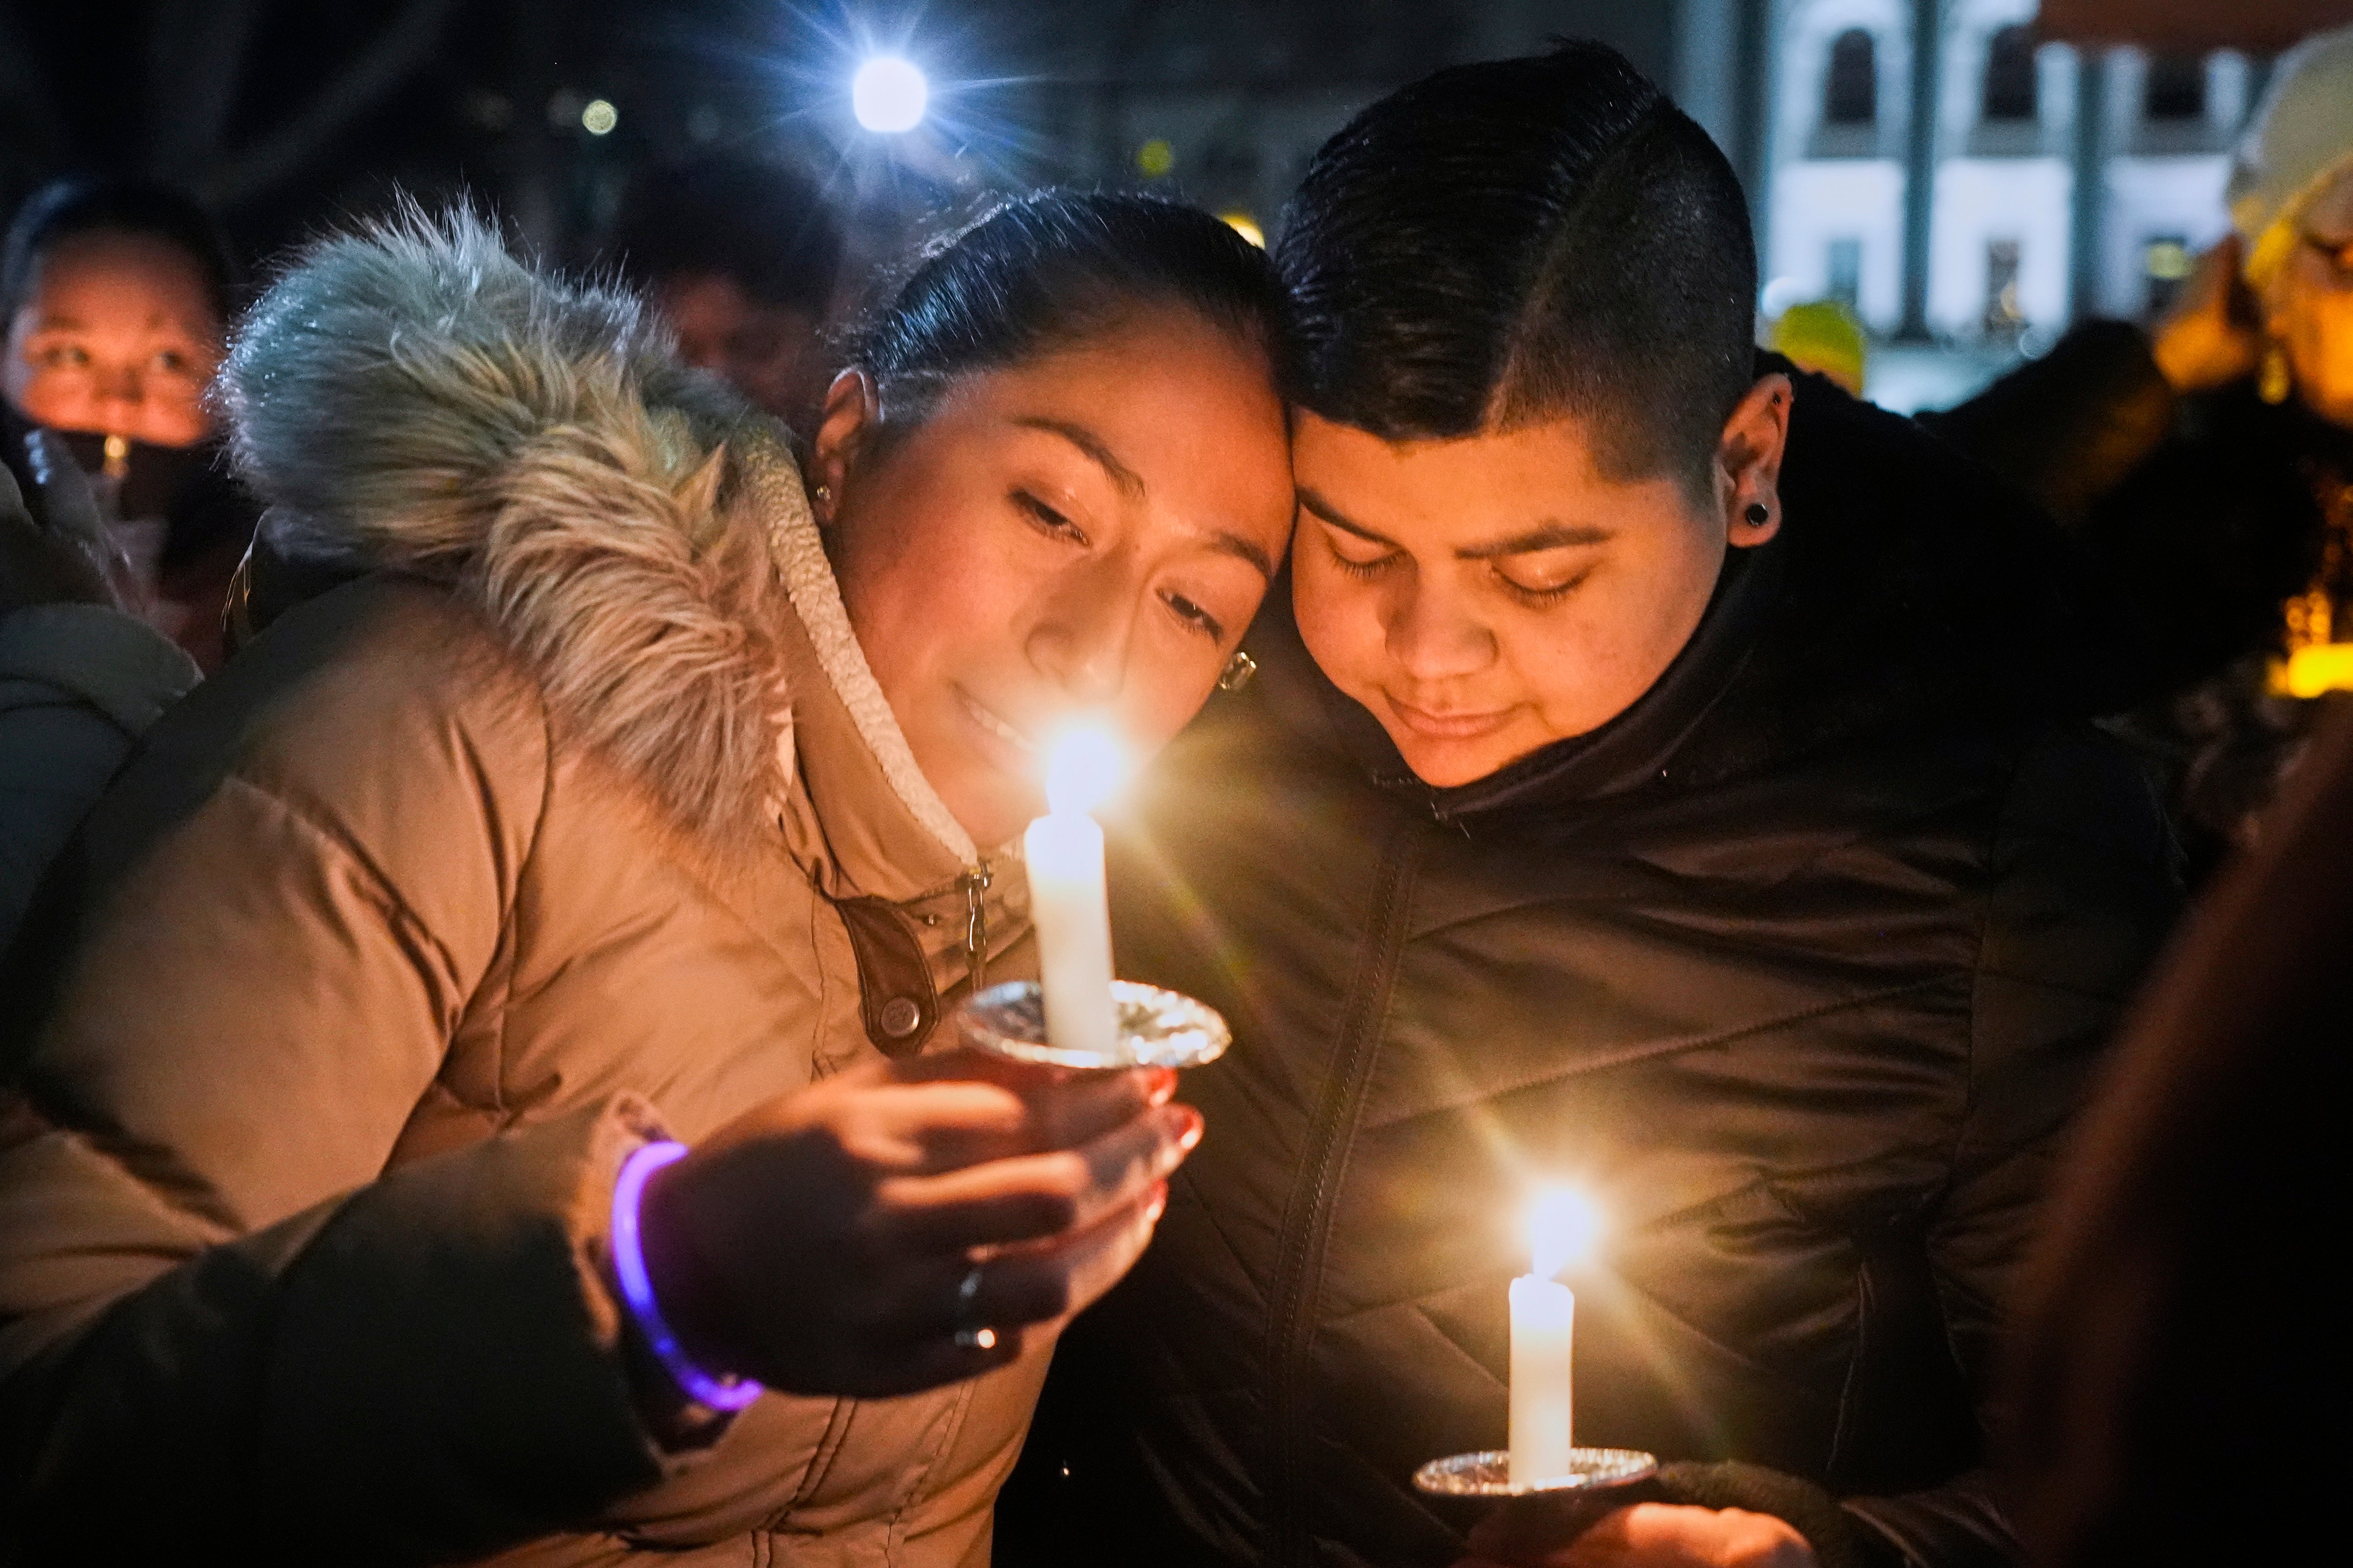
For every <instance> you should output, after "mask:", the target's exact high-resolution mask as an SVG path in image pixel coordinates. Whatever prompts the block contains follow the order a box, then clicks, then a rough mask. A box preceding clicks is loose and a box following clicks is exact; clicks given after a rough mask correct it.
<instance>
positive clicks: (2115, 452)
mask: <svg viewBox="0 0 2353 1568" xmlns="http://www.w3.org/2000/svg"><path fill="white" fill-rule="evenodd" d="M2175 412H2176V404H2175V399H2174V394H2173V389H2172V387H2171V386H2170V385H2168V384H2167V382H2166V379H2165V377H2164V375H2163V374H2162V373H2160V372H2159V371H2158V368H2157V361H2156V359H2155V358H2154V357H2153V356H2152V355H2151V354H2150V353H2149V346H2148V340H2147V338H2146V337H2144V336H2143V335H2142V334H2141V331H2140V330H2139V329H2138V328H2137V327H2133V326H2129V325H2127V324H2126V323H2125V322H2123V321H2086V322H2084V324H2083V325H2082V326H2080V327H2077V328H2075V329H2074V330H2073V331H2071V332H2069V333H2068V334H2067V335H2066V336H2065V337H2063V338H2062V339H2060V340H2059V342H2057V343H2056V344H2055V345H2053V346H2052V350H2051V352H2050V353H2047V354H2044V355H2043V356H2042V358H2040V359H2035V360H2029V361H2028V362H2027V363H2024V364H2022V365H2021V366H2019V368H2018V369H2016V370H2014V371H2011V372H2010V374H2008V375H2005V376H2003V377H2002V378H2001V379H2000V380H1999V381H1997V382H1995V383H1994V384H1992V385H1991V386H1989V387H1988V388H1986V390H1985V391H1983V392H1981V393H1979V394H1978V395H1977V396H1975V397H1973V398H1971V399H1969V401H1968V402H1967V403H1964V404H1962V405H1960V406H1959V407H1957V408H1955V409H1952V410H1950V411H1948V412H1946V413H1943V414H1931V415H1925V416H1922V420H1921V422H1922V423H1923V424H1925V425H1926V426H1928V427H1929V428H1930V429H1932V430H1934V431H1936V434H1937V435H1939V436H1942V437H1944V438H1945V439H1947V440H1948V441H1950V442H1952V443H1953V444H1955V445H1956V446H1958V447H1961V448H1962V449H1963V450H1965V451H1967V452H1968V453H1970V454H1971V455H1972V456H1974V457H1976V458H1978V459H1979V460H1980V461H1982V462H1983V463H1985V464H1986V466H1987V467H1989V468H1992V469H1993V470H1994V471H1995V472H1996V473H1998V474H2000V475H2001V477H2002V478H2004V479H2008V480H2009V481H2010V483H2012V484H2014V485H2016V486H2017V487H2018V488H2019V489H2022V490H2024V491H2025V492H2026V493H2027V494H2028V495H2030V496H2032V497H2033V498H2034V499H2035V500H2037V501H2039V502H2040V503H2042V507H2043V508H2044V510H2047V511H2049V512H2050V513H2051V515H2052V516H2053V517H2055V518H2057V519H2058V520H2059V521H2061V522H2062V523H2063V524H2064V525H2066V526H2067V527H2068V528H2069V529H2070V530H2071V531H2072V530H2080V529H2081V528H2082V527H2083V526H2084V521H2085V519H2086V518H2088V517H2089V516H2090V514H2091V513H2092V511H2093V510H2094V507H2095V506H2096V505H2097V504H2098V503H2099V502H2100V500H2103V499H2104V498H2105V497H2106V496H2108V495H2109V494H2111V493H2113V492H2114V491H2115V489H2116V487H2117V486H2118V485H2120V484H2122V483H2123V482H2124V481H2125V479H2126V476H2128V475H2129V474H2131V473H2132V471H2133V470H2134V469H2135V468H2138V467H2139V466H2140V465H2141V464H2142V463H2143V462H2145V461H2147V459H2148V458H2149V457H2150V456H2151V455H2152V454H2153V453H2155V452H2156V451H2157V449H2158V447H2159V446H2161V445H2163V444H2164V442H2165V439H2166V437H2168V436H2170V435H2171V434H2172V433H2173V427H2174V417H2175Z"/></svg>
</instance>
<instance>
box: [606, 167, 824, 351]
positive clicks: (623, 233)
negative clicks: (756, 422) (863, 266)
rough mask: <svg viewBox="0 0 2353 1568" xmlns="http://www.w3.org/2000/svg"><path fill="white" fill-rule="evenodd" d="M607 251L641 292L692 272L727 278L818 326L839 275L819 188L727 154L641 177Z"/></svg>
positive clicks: (794, 174) (802, 177) (795, 174)
mask: <svg viewBox="0 0 2353 1568" xmlns="http://www.w3.org/2000/svg"><path fill="white" fill-rule="evenodd" d="M606 248H607V253H608V254H609V256H610V258H611V259H612V261H613V262H614V264H615V265H617V267H618V268H620V269H621V272H622V274H623V276H625V277H626V278H628V280H629V281H630V282H632V283H633V284H635V285H637V286H638V288H640V289H647V288H650V287H652V286H653V285H655V284H658V283H659V282H660V281H662V280H663V279H668V278H679V277H684V276H688V275H691V274H701V275H703V276H708V277H716V278H726V279H733V281H734V283H735V286H736V287H737V288H739V289H743V290H744V293H745V294H746V295H748V296H750V297H751V298H752V299H753V300H757V301H758V302H760V303H761V304H764V305H772V306H781V307H783V308H785V309H786V310H803V311H806V312H807V313H808V314H809V315H812V316H815V317H818V319H820V320H822V319H823V318H824V317H825V315H826V314H827V312H828V310H829V309H830V308H831V306H832V303H833V290H834V284H835V283H836V281H837V280H838V279H839V277H840V275H841V251H842V234H841V223H840V220H839V218H838V217H837V216H835V214H834V210H833V207H832V205H831V204H830V203H828V201H827V200H826V196H825V192H824V191H823V190H822V189H821V188H819V186H818V183H817V182H816V181H815V180H813V179H811V178H810V177H809V176H808V175H807V174H803V173H801V172H800V171H799V170H798V169H794V168H790V167H787V166H786V165H785V164H782V163H769V162H766V161H764V160H761V159H755V158H746V157H738V156H733V155H723V156H712V157H706V158H699V159H696V160H694V161H693V162H691V163H680V164H674V165H670V166H666V167H660V168H655V169H650V170H648V171H647V172H645V173H644V174H640V175H639V176H638V179H637V180H635V181H634V182H633V183H632V184H631V185H630V187H629V190H628V194H627V195H625V196H624V197H623V198H622V202H621V208H620V212H619V214H618V215H617V216H616V217H615V219H614V222H613V227H612V231H611V234H610V236H609V237H608V240H607V247H606Z"/></svg>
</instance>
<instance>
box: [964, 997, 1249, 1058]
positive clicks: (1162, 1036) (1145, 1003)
mask: <svg viewBox="0 0 2353 1568" xmlns="http://www.w3.org/2000/svg"><path fill="white" fill-rule="evenodd" d="M1111 1000H1112V1015H1113V1032H1112V1040H1111V1045H1110V1047H1109V1048H1108V1049H1102V1048H1092V1047H1091V1048H1085V1049H1071V1048H1069V1047H1060V1046H1056V1045H1055V1044H1053V1043H1052V1042H1051V1041H1050V1040H1049V1039H1048V1038H1047V1036H1046V998H1045V993H1044V991H1043V990H1042V989H1041V988H1040V987H1039V984H1038V983H1037V982H1036V981H1034V980H1016V981H1011V982H1009V983H1008V984H1003V985H992V986H990V987H989V988H988V989H987V990H986V991H983V992H982V993H980V994H978V995H976V996H975V997H973V998H972V999H971V1000H969V1001H967V1002H966V1003H965V1005H963V1006H962V1007H961V1008H959V1009H958V1010H957V1012H956V1026H957V1030H958V1033H959V1035H960V1037H962V1039H963V1041H964V1043H965V1045H966V1046H967V1047H971V1048H972V1049H974V1050H976V1051H980V1052H983V1053H985V1054H987V1055H989V1056H993V1057H1000V1058H1005V1059H1006V1060H1008V1061H1016V1062H1023V1063H1027V1064H1029V1065H1030V1066H1033V1067H1048V1068H1063V1069H1065V1070H1068V1071H1073V1072H1110V1071H1117V1070H1119V1069H1121V1068H1195V1067H1200V1066H1202V1065H1204V1064H1205V1063H1208V1062H1213V1061H1216V1060H1217V1059H1218V1058H1219V1057H1221V1056H1223V1055H1225V1054H1226V1047H1228V1046H1229V1045H1231V1044H1232V1043H1233V1034H1232V1032H1231V1031H1230V1030H1229V1029H1228V1028H1227V1027H1226V1021H1225V1019H1224V1018H1223V1017H1221V1016H1219V1013H1218V1010H1217V1009H1216V1008H1214V1007H1212V1006H1210V1005H1208V1004H1207V1003H1205V1002H1197V1001H1195V1000H1194V999H1193V998H1192V997H1190V996H1186V995H1181V994H1178V993H1176V992H1174V991H1163V990H1161V989H1160V988H1159V987H1158V986H1156V985H1143V984H1137V983H1136V982H1134V981H1133V980H1114V981H1113V982H1112V985H1111Z"/></svg>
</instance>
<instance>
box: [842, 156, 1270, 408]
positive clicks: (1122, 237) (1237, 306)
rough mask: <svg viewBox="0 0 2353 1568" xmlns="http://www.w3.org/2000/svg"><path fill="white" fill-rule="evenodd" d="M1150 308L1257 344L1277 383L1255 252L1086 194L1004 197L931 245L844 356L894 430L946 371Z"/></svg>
mask: <svg viewBox="0 0 2353 1568" xmlns="http://www.w3.org/2000/svg"><path fill="white" fill-rule="evenodd" d="M1153 304H1166V305H1176V306H1179V307H1182V308H1184V309H1187V310H1192V311H1193V312H1195V313H1196V314H1197V315H1198V316H1200V317H1201V318H1202V319H1204V320H1205V321H1208V322H1209V323H1210V324H1211V325H1212V326H1215V327H1218V328H1220V329H1222V330H1224V331H1229V332H1230V333H1232V334H1233V335H1234V336H1235V337H1236V338H1238V339H1242V340H1246V341H1248V342H1251V343H1253V344H1255V345H1257V346H1259V347H1261V348H1262V349H1264V350H1265V352H1266V354H1267V358H1268V362H1269V364H1270V366H1271V370H1272V373H1273V374H1275V376H1276V377H1277V380H1278V383H1279V384H1280V383H1282V381H1283V380H1284V379H1285V378H1284V377H1283V374H1282V367H1283V365H1284V363H1285V355H1284V352H1283V351H1284V347H1285V335H1284V321H1283V299H1282V280H1281V279H1278V278H1277V277H1276V276H1275V271H1274V266H1273V264H1272V263H1271V262H1270V261H1269V260H1268V259H1267V258H1266V253H1265V252H1264V251H1262V250H1261V249H1259V248H1258V247H1256V246H1254V245H1252V244H1250V241H1248V240H1246V239H1244V238H1243V237H1241V236H1240V235H1239V234H1237V233H1235V232H1234V230H1233V228H1232V227H1231V226H1229V225H1228V224H1226V223H1225V222H1223V221H1222V220H1220V219H1219V218H1216V217H1212V216H1210V215H1209V214H1208V213H1206V212H1203V211H1202V210H1201V209H1200V208H1198V207H1190V206H1186V205H1181V204H1179V203H1176V202H1172V201H1166V200H1163V199H1161V198H1160V197H1157V196H1146V195H1126V194H1119V193H1113V192H1089V191H1041V192H1039V193H1037V194H1035V195H1028V196H1023V197H1020V198H1018V199H1017V200H1013V201H1009V202H1007V203H1005V204H1004V205H1001V206H999V207H997V209H996V210H995V211H993V212H991V213H990V214H988V215H987V216H985V217H983V218H982V219H981V220H980V221H979V222H977V223H976V224H974V225H972V226H970V227H968V228H966V229H965V230H964V231H963V232H962V233H960V234H958V235H956V236H955V237H953V238H951V239H949V240H947V241H945V242H944V243H943V244H941V245H940V246H939V247H936V248H935V249H934V251H933V252H932V253H931V254H930V255H929V256H928V257H927V258H924V260H923V263H922V264H921V265H920V266H918V267H917V268H915V270H914V271H913V273H912V274H910V275H909V277H908V279H907V280H906V282H905V283H904V284H903V285H902V286H901V288H900V289H899V290H898V292H897V294H896V295H895V296H894V297H893V298H892V300H890V302H889V303H887V304H885V305H883V306H882V307H881V309H879V310H876V311H874V312H873V314H872V317H871V320H870V321H868V322H867V323H866V326H865V329H864V331H862V332H860V335H859V339H858V342H857V343H856V345H855V347H854V348H853V350H852V353H851V354H850V363H852V364H853V365H854V366H856V367H857V368H858V369H860V370H862V371H864V372H865V373H866V374H868V375H869V376H871V378H872V379H873V381H874V384H875V386H876V388H877V390H878V391H879V393H880V394H881V403H882V418H883V423H884V425H885V426H886V428H888V427H892V426H895V427H899V428H902V429H903V428H905V427H907V426H910V425H912V424H916V423H920V422H921V421H922V420H923V418H924V417H925V416H928V415H929V413H930V411H931V409H932V407H933V406H934V404H936V403H937V401H938V399H939V397H940V395H941V394H942V393H943V392H944V391H945V390H946V389H947V388H948V386H950V385H951V384H953V383H954V382H955V379H956V378H957V377H959V376H963V375H967V374H972V373H974V372H976V371H986V370H994V369H1000V368H1004V367H1007V366H1010V365H1015V364H1020V363H1026V362H1028V361H1030V360H1034V359H1037V358H1039V356H1041V355H1043V354H1048V353H1053V352H1054V351H1056V350H1058V349H1061V348H1066V347H1069V346H1071V344H1072V343H1075V342H1078V341H1079V340H1081V339H1082V338H1085V337H1087V336H1089V335H1090V334H1092V333H1094V332H1097V331H1103V330H1105V329H1107V328H1110V327H1112V326H1113V325H1116V324H1117V323H1118V322H1120V321H1122V320H1124V318H1125V317H1127V316H1128V315H1130V314H1132V313H1133V312H1134V310H1136V309H1137V308H1138V307H1139V306H1148V305H1153ZM1286 390H1287V388H1286Z"/></svg>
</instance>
